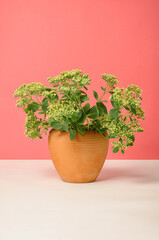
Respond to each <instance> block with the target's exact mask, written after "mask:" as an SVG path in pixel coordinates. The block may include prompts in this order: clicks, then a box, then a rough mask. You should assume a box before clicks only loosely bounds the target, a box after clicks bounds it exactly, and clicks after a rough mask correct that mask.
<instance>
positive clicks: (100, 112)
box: [98, 107, 103, 117]
mask: <svg viewBox="0 0 159 240" xmlns="http://www.w3.org/2000/svg"><path fill="white" fill-rule="evenodd" d="M98 111H99V117H100V116H101V115H102V114H103V109H102V108H101V107H98Z"/></svg>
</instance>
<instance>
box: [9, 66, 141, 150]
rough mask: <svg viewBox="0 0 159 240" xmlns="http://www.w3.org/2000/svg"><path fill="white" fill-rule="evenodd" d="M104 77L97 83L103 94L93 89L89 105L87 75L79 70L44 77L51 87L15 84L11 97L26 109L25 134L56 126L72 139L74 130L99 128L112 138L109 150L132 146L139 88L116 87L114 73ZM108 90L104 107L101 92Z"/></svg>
mask: <svg viewBox="0 0 159 240" xmlns="http://www.w3.org/2000/svg"><path fill="white" fill-rule="evenodd" d="M102 79H103V80H104V81H105V84H104V86H102V87H101V89H102V91H103V94H102V96H101V97H99V95H98V93H97V92H96V91H93V96H94V98H95V100H96V104H95V105H94V106H90V104H89V102H88V101H89V97H88V96H87V90H88V88H87V86H88V85H90V81H91V79H90V78H89V75H88V74H83V73H82V71H81V70H72V71H65V72H62V73H61V74H60V75H58V76H56V77H50V78H48V79H47V80H48V82H50V84H51V87H50V88H48V87H46V86H44V85H43V84H41V83H30V84H23V85H22V86H21V87H19V88H18V89H17V90H16V91H15V93H14V97H15V98H19V99H18V100H17V107H19V108H22V109H23V110H24V111H25V113H26V115H27V116H26V121H25V134H26V136H27V137H29V138H32V139H34V138H42V134H43V133H45V134H47V132H48V130H52V129H59V130H60V131H66V132H70V139H71V140H73V139H74V138H75V136H76V133H77V131H78V132H79V133H80V134H84V133H85V132H86V131H88V130H95V131H98V132H100V133H101V134H102V135H103V136H104V137H106V132H107V133H108V138H113V139H114V141H113V142H112V148H113V152H114V153H116V152H118V151H119V149H120V150H121V152H122V153H124V150H125V149H127V147H128V146H133V143H134V141H135V137H134V133H135V132H138V133H140V132H142V131H143V129H142V128H141V124H140V123H139V120H140V119H144V118H145V115H144V111H143V110H142V108H141V100H142V98H141V92H142V90H141V89H140V88H138V87H137V86H135V85H133V84H132V85H130V86H128V87H127V88H125V89H124V88H118V87H115V85H116V84H117V83H118V81H117V79H116V77H115V76H112V75H108V74H103V75H102ZM106 94H110V97H109V99H110V101H111V105H112V108H111V109H110V110H109V113H108V111H107V107H106V104H105V102H107V101H105V100H103V96H104V95H106Z"/></svg>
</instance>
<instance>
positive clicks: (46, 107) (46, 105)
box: [41, 98, 49, 112]
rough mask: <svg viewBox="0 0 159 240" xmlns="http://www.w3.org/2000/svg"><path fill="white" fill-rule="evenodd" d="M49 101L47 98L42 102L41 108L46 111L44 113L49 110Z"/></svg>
mask: <svg viewBox="0 0 159 240" xmlns="http://www.w3.org/2000/svg"><path fill="white" fill-rule="evenodd" d="M48 105H49V104H48V99H47V98H44V99H43V100H42V106H41V108H42V110H43V111H44V112H46V111H47V110H48Z"/></svg>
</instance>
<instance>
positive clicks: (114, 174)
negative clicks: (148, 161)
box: [96, 167, 159, 183]
mask: <svg viewBox="0 0 159 240" xmlns="http://www.w3.org/2000/svg"><path fill="white" fill-rule="evenodd" d="M140 170H141V171H140V172H139V169H138V170H137V169H135V168H123V169H121V168H109V167H106V168H103V169H102V170H101V172H100V174H99V176H98V178H97V180H96V181H108V180H113V179H120V180H122V179H127V180H131V181H135V182H140V183H149V182H159V176H158V174H157V175H156V174H154V172H151V170H150V172H147V171H143V170H142V169H140Z"/></svg>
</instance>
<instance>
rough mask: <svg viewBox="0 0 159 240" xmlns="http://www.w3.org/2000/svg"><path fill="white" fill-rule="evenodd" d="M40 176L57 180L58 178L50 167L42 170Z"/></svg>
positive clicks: (54, 170)
mask: <svg viewBox="0 0 159 240" xmlns="http://www.w3.org/2000/svg"><path fill="white" fill-rule="evenodd" d="M42 176H43V177H45V178H54V179H55V178H56V179H58V178H59V176H58V174H57V172H56V169H55V168H54V167H53V166H52V168H46V169H43V170H42Z"/></svg>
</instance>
